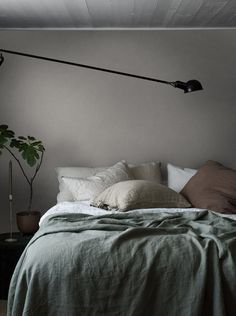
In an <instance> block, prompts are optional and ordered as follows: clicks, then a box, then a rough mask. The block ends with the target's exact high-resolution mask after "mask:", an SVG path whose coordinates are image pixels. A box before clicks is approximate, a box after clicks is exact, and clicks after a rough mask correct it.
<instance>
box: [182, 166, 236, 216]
mask: <svg viewBox="0 0 236 316" xmlns="http://www.w3.org/2000/svg"><path fill="white" fill-rule="evenodd" d="M181 194H183V195H184V196H185V197H186V198H187V199H188V200H189V201H190V202H191V203H192V205H193V206H194V207H197V208H206V209H210V210H213V211H216V212H220V213H236V170H232V169H230V168H226V167H224V166H223V165H222V164H220V163H218V162H216V161H212V160H208V161H207V162H206V163H205V164H204V165H203V166H202V167H201V168H200V169H199V170H198V172H197V173H196V175H194V176H193V177H192V178H191V179H190V180H189V182H188V183H187V184H186V185H185V187H184V188H183V190H182V191H181Z"/></svg>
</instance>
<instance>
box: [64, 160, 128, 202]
mask: <svg viewBox="0 0 236 316" xmlns="http://www.w3.org/2000/svg"><path fill="white" fill-rule="evenodd" d="M129 179H133V176H132V174H131V173H130V171H129V168H128V166H127V164H126V162H125V161H120V162H118V163H117V164H115V165H114V166H112V167H110V168H107V169H106V170H104V171H101V172H98V173H97V174H96V175H94V176H92V177H89V178H86V179H76V178H62V181H63V182H64V183H65V184H66V186H67V188H68V189H69V190H70V192H71V193H72V195H73V198H74V201H85V200H90V199H92V198H93V197H94V196H96V195H98V194H99V193H101V192H102V191H104V190H105V189H106V188H108V187H109V186H111V185H113V184H115V183H117V182H120V181H125V180H129Z"/></svg>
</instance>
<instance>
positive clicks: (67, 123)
mask: <svg viewBox="0 0 236 316" xmlns="http://www.w3.org/2000/svg"><path fill="white" fill-rule="evenodd" d="M0 47H2V48H6V49H11V50H18V51H22V52H28V53H32V54H39V55H45V56H48V57H53V58H63V59H65V60H70V61H75V62H81V63H87V64H91V65H96V66H100V67H107V68H111V69H117V70H120V71H126V72H132V73H135V74H141V75H147V76H153V77H157V78H161V79H164V80H183V81H184V80H188V79H193V78H196V79H199V80H201V82H202V84H203V86H204V88H205V89H204V91H202V92H195V93H192V94H184V93H182V91H180V90H177V89H173V88H171V87H168V86H165V85H161V84H156V83H151V82H145V81H142V80H138V79H137V80H136V79H132V78H126V77H120V76H116V75H110V74H106V73H100V72H96V71H91V70H86V69H79V68H75V67H69V66H66V65H59V64H53V63H49V62H44V61H39V60H38V61H37V60H31V59H29V58H23V57H17V56H11V55H5V62H4V64H3V65H2V67H1V69H0V96H1V97H0V100H1V101H0V118H1V119H0V123H1V124H2V123H6V124H9V126H10V127H11V128H12V129H14V130H15V131H16V133H17V134H19V135H20V134H25V135H34V136H36V137H38V138H39V139H41V140H42V141H43V142H44V144H45V146H46V155H45V160H44V163H43V166H42V170H41V171H40V173H39V176H38V178H37V180H36V183H35V191H36V194H35V200H34V208H35V209H39V210H42V211H45V210H46V209H47V208H48V207H50V206H51V205H53V204H54V203H55V198H56V194H57V190H58V189H57V188H58V185H57V180H56V174H55V170H54V168H55V167H56V166H63V165H64V166H73V165H78V166H102V165H111V164H113V163H115V162H116V161H118V160H120V159H126V160H127V161H129V162H142V161H149V160H161V161H164V162H167V161H169V162H172V163H174V164H177V165H181V166H188V167H198V166H200V165H201V164H202V163H203V162H204V161H205V160H207V159H215V160H218V161H220V162H222V163H224V164H226V165H228V166H230V167H234V168H235V167H236V159H235V156H236V142H235V134H236V133H235V132H236V124H235V123H236V120H235V118H236V106H235V102H236V101H235V100H236V86H235V82H236V67H235V61H236V57H235V56H236V30H213V31H210V30H206V31H203V30H198V31H187V30H186V31H136V32H134V31H133V32H132V31H113V32H110V31H100V32H95V31H94V32H88V31H83V32H82V31H81V32H76V31H67V32H63V31H1V32H0ZM8 160H9V156H8V155H7V154H6V153H5V154H4V155H3V156H2V157H1V158H0V200H1V216H0V220H1V223H0V232H3V231H7V230H8V200H7V179H8V177H7V167H8ZM26 190H27V187H26V185H25V180H24V178H23V177H22V176H21V174H20V171H19V169H18V167H17V165H16V164H14V193H15V194H14V212H17V211H22V210H24V208H25V204H26V197H27V191H26Z"/></svg>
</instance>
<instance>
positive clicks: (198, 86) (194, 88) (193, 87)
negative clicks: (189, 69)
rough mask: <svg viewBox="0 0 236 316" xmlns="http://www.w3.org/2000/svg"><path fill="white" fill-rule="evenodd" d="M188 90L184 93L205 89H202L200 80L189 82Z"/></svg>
mask: <svg viewBox="0 0 236 316" xmlns="http://www.w3.org/2000/svg"><path fill="white" fill-rule="evenodd" d="M186 90H187V91H184V93H187V92H192V91H198V90H203V88H202V85H201V83H200V82H199V81H198V80H189V81H187V88H186Z"/></svg>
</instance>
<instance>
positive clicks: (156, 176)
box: [56, 161, 162, 203]
mask: <svg viewBox="0 0 236 316" xmlns="http://www.w3.org/2000/svg"><path fill="white" fill-rule="evenodd" d="M128 167H129V169H130V171H131V173H132V175H133V177H134V179H143V180H151V181H155V182H157V183H161V181H162V179H161V164H160V162H154V161H152V162H145V163H142V164H139V165H133V164H128ZM107 168H108V167H101V168H86V167H58V168H56V172H57V178H58V182H59V193H58V195H57V202H58V203H59V202H64V201H74V198H73V195H72V193H71V192H70V190H69V189H68V187H67V185H66V183H65V181H63V177H65V178H76V179H77V178H81V179H84V178H88V177H91V176H94V175H95V174H96V173H98V172H101V171H104V170H106V169H107Z"/></svg>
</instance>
